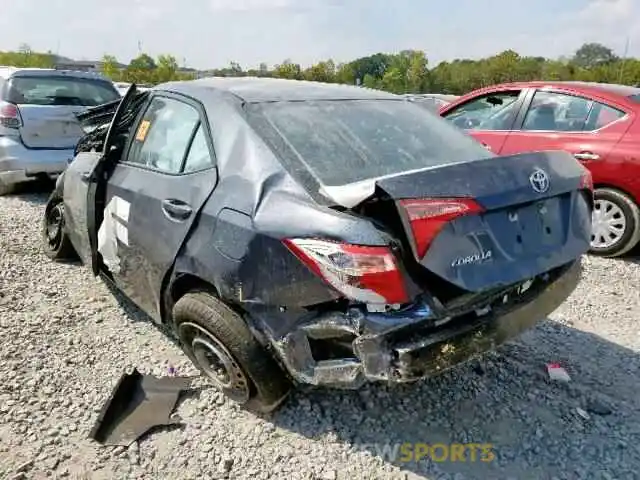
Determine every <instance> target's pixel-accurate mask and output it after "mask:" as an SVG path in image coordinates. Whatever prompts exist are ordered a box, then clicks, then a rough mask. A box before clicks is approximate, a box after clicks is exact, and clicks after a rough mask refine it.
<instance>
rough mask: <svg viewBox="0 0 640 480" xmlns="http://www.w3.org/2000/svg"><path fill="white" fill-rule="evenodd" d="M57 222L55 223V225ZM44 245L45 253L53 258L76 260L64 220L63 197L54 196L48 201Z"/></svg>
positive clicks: (43, 232) (43, 237) (44, 226)
mask: <svg viewBox="0 0 640 480" xmlns="http://www.w3.org/2000/svg"><path fill="white" fill-rule="evenodd" d="M54 224H55V225H54ZM41 231H42V245H43V250H44V253H45V255H46V256H47V257H49V258H50V259H52V260H58V261H64V260H75V259H76V258H77V254H76V251H75V249H74V248H73V245H72V244H71V240H70V239H69V235H68V234H67V230H66V226H65V220H64V203H63V202H62V199H61V198H58V197H52V198H50V199H49V202H47V206H46V207H45V212H44V216H43V218H42V228H41Z"/></svg>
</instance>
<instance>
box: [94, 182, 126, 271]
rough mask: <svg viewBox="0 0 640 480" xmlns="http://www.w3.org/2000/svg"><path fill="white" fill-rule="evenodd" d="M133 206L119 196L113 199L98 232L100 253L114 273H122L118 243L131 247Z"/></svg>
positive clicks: (105, 211)
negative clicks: (130, 224)
mask: <svg viewBox="0 0 640 480" xmlns="http://www.w3.org/2000/svg"><path fill="white" fill-rule="evenodd" d="M130 207H131V204H130V203H129V202H127V201H126V200H125V199H123V198H120V197H118V196H115V195H114V196H113V197H111V200H109V203H108V204H107V206H106V208H105V209H104V220H103V221H102V225H100V229H99V230H98V252H100V253H101V254H102V260H103V261H104V264H105V265H106V266H107V268H108V269H109V270H111V272H112V273H114V274H118V273H120V257H119V256H118V242H122V243H123V244H124V245H129V229H128V225H129V210H130Z"/></svg>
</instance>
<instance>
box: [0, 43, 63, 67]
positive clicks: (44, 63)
mask: <svg viewBox="0 0 640 480" xmlns="http://www.w3.org/2000/svg"><path fill="white" fill-rule="evenodd" d="M0 65H3V66H12V67H30V68H52V67H53V65H54V58H53V55H52V54H51V53H37V52H34V51H32V50H31V47H29V45H27V44H26V43H23V44H22V45H20V47H19V48H18V51H17V52H0Z"/></svg>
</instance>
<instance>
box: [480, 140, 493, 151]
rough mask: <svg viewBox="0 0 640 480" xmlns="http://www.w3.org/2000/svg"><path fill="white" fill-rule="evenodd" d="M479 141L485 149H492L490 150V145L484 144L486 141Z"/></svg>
mask: <svg viewBox="0 0 640 480" xmlns="http://www.w3.org/2000/svg"><path fill="white" fill-rule="evenodd" d="M480 143H481V144H482V146H483V147H484V148H486V149H487V150H489V151H490V152H491V151H492V150H491V147H490V146H489V145H488V144H486V143H484V142H480Z"/></svg>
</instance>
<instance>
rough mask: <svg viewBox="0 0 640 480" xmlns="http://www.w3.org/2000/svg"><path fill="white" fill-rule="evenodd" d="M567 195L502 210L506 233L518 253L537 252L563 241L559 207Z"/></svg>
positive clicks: (567, 199)
mask: <svg viewBox="0 0 640 480" xmlns="http://www.w3.org/2000/svg"><path fill="white" fill-rule="evenodd" d="M568 201H569V198H568V194H565V195H560V196H556V197H551V198H546V199H543V200H539V201H537V202H533V203H530V204H527V205H525V206H520V207H516V208H512V209H508V210H506V212H505V213H504V214H505V216H506V217H507V218H506V220H507V222H506V225H507V230H508V231H509V233H510V236H511V238H512V240H513V242H514V244H515V249H516V251H520V252H521V253H526V252H534V251H539V250H540V247H541V246H554V245H559V244H561V243H562V242H563V238H564V237H565V232H564V230H563V226H564V225H565V223H564V222H563V217H564V215H563V208H562V207H563V204H565V203H566V202H568Z"/></svg>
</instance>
